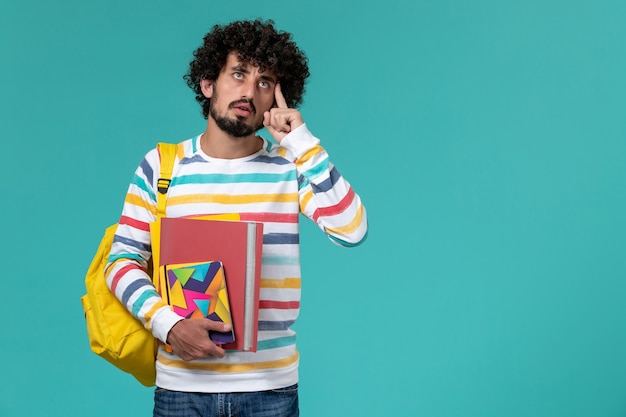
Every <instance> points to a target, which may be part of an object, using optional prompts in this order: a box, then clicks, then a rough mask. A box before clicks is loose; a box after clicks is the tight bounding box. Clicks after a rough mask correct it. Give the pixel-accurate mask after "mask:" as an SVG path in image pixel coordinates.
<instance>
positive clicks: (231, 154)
mask: <svg viewBox="0 0 626 417" xmlns="http://www.w3.org/2000/svg"><path fill="white" fill-rule="evenodd" d="M262 146H263V140H262V139H261V138H260V137H258V136H256V134H255V133H252V134H250V135H248V136H244V137H234V136H231V135H229V134H227V133H225V132H224V131H223V130H221V129H220V128H219V127H217V125H216V124H215V121H214V120H213V118H211V116H209V118H208V123H207V128H206V130H205V131H204V133H203V134H202V137H201V138H200V147H201V148H202V151H203V152H204V153H205V154H207V155H208V156H210V157H212V158H220V159H237V158H243V157H246V156H249V155H252V154H253V153H256V152H258V151H259V150H260V149H261V147H262Z"/></svg>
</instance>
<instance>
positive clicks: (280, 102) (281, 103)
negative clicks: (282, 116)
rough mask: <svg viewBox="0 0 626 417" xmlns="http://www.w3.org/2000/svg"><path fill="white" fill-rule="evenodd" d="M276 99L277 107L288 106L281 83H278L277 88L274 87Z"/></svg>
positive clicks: (284, 107) (283, 107) (285, 107)
mask: <svg viewBox="0 0 626 417" xmlns="http://www.w3.org/2000/svg"><path fill="white" fill-rule="evenodd" d="M274 99H275V100H276V107H278V108H279V109H287V108H288V107H287V101H286V100H285V96H283V91H282V90H281V89H280V83H277V84H276V88H274Z"/></svg>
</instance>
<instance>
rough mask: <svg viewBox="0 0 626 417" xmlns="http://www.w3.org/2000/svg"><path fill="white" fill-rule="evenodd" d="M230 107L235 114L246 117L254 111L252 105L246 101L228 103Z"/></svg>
mask: <svg viewBox="0 0 626 417" xmlns="http://www.w3.org/2000/svg"><path fill="white" fill-rule="evenodd" d="M229 107H230V108H231V109H233V110H234V111H235V114H236V115H237V116H241V117H248V116H250V115H252V114H254V113H256V112H255V108H254V105H253V104H252V103H250V102H248V101H236V102H233V103H231V104H230V106H229Z"/></svg>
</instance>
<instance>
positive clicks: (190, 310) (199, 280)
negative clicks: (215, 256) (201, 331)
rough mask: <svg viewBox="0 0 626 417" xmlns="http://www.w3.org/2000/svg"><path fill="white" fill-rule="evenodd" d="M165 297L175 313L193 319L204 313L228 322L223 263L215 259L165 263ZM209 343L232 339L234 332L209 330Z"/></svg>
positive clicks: (229, 321)
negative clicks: (173, 263) (210, 260)
mask: <svg viewBox="0 0 626 417" xmlns="http://www.w3.org/2000/svg"><path fill="white" fill-rule="evenodd" d="M163 268H164V273H165V274H164V275H165V277H166V282H167V287H166V288H165V291H166V300H168V304H169V305H170V306H172V310H174V312H176V313H177V314H178V315H180V316H182V317H185V318H188V319H193V318H202V317H206V318H208V319H211V320H213V321H221V322H224V323H227V324H230V325H231V326H232V324H233V323H232V318H231V314H230V304H229V302H228V292H227V291H226V280H225V279H224V266H223V265H222V263H221V262H219V261H212V262H195V263H185V264H175V265H165V266H164V267H163ZM209 337H210V338H211V340H212V341H213V343H215V344H217V345H222V344H224V343H231V342H233V341H234V340H235V332H234V331H233V330H232V327H231V331H230V332H216V331H213V330H211V331H209Z"/></svg>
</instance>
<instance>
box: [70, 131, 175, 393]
mask: <svg viewBox="0 0 626 417" xmlns="http://www.w3.org/2000/svg"><path fill="white" fill-rule="evenodd" d="M157 147H158V149H159V153H160V155H161V171H160V177H159V182H158V194H157V216H158V217H164V216H165V203H166V198H167V190H168V188H169V184H170V180H171V178H172V170H173V167H174V161H175V159H176V152H177V145H175V144H169V143H159V144H158V145H157ZM116 230H117V224H114V225H111V226H109V227H108V228H107V229H106V230H105V232H104V236H103V237H102V240H101V241H100V245H99V246H98V250H97V252H96V254H95V256H94V257H93V260H92V261H91V264H90V265H89V269H88V271H87V275H86V277H85V287H86V288H87V293H86V294H85V295H83V296H82V297H81V302H82V304H83V310H84V311H85V320H86V322H87V335H88V337H89V345H90V346H91V350H92V351H93V352H94V353H96V354H97V355H99V356H101V357H103V358H104V359H106V360H107V361H109V362H110V363H112V364H113V365H115V366H116V367H118V368H119V369H121V370H122V371H124V372H128V373H129V374H131V375H132V376H134V377H135V378H136V379H137V380H138V381H139V382H141V383H142V384H143V385H145V386H146V387H150V386H153V385H154V383H155V379H156V369H155V358H156V350H157V341H156V339H155V338H154V336H152V333H150V331H148V330H147V329H146V328H145V327H144V326H143V324H142V323H141V322H140V321H139V320H137V319H136V318H135V317H134V316H133V315H132V314H131V313H130V312H129V311H128V310H127V309H126V307H125V306H124V305H123V304H122V303H120V301H119V300H118V299H117V298H116V297H115V294H113V293H112V292H111V290H110V289H109V287H108V286H107V284H106V281H105V276H104V267H105V266H106V264H107V261H108V258H109V252H110V251H111V244H112V243H113V237H114V236H115V231H116ZM153 279H154V278H153Z"/></svg>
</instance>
